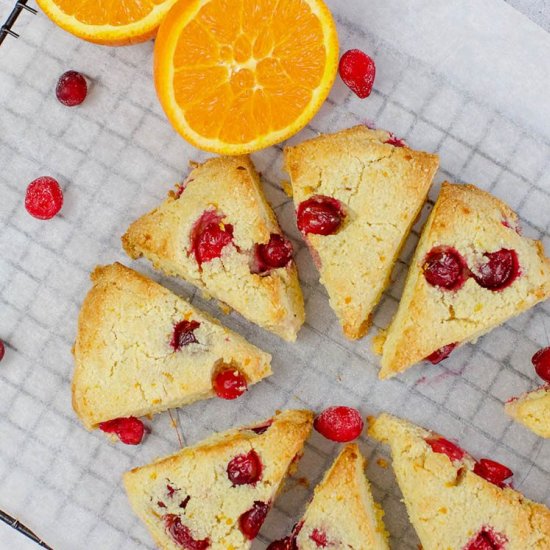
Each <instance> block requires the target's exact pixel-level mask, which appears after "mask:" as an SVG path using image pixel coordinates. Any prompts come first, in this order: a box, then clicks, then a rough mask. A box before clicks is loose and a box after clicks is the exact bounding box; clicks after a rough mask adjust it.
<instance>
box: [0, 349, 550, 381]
mask: <svg viewBox="0 0 550 550" xmlns="http://www.w3.org/2000/svg"><path fill="white" fill-rule="evenodd" d="M2 355H3V353H2V348H0V360H1V359H2ZM531 363H533V365H534V367H535V370H536V371H537V374H538V375H539V376H540V377H541V378H542V379H543V380H544V381H545V382H548V383H550V346H549V347H547V348H542V349H539V351H537V353H535V355H533V357H532V358H531Z"/></svg>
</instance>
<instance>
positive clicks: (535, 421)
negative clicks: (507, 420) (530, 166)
mask: <svg viewBox="0 0 550 550" xmlns="http://www.w3.org/2000/svg"><path fill="white" fill-rule="evenodd" d="M504 409H505V411H506V412H507V413H508V414H509V415H510V416H511V417H512V418H514V420H517V421H518V422H521V423H522V424H523V425H524V426H526V427H527V428H529V429H530V430H531V431H532V432H534V433H536V434H537V435H539V436H540V437H545V438H550V386H543V387H541V388H537V389H536V390H533V391H530V392H527V393H524V394H523V395H520V396H519V397H516V398H514V399H511V400H510V401H508V402H507V403H506V404H505V406H504Z"/></svg>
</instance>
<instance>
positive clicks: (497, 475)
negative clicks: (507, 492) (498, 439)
mask: <svg viewBox="0 0 550 550" xmlns="http://www.w3.org/2000/svg"><path fill="white" fill-rule="evenodd" d="M474 473H475V474H477V475H478V476H480V477H482V478H483V479H486V480H487V481H490V482H491V483H494V484H495V485H497V486H498V487H504V481H505V480H507V479H508V478H509V477H512V476H513V475H514V472H512V470H510V468H508V467H506V466H504V464H500V463H499V462H495V461H494V460H489V459H488V458H482V459H481V460H480V461H479V462H476V463H475V466H474Z"/></svg>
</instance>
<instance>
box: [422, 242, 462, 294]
mask: <svg viewBox="0 0 550 550" xmlns="http://www.w3.org/2000/svg"><path fill="white" fill-rule="evenodd" d="M467 273H468V267H467V265H466V262H465V261H464V258H462V256H461V255H460V253H459V252H458V251H457V250H455V249H454V248H452V247H450V246H436V247H435V248H432V249H431V250H430V251H429V252H428V254H427V255H426V259H425V260H424V277H425V278H426V281H428V283H429V284H431V285H432V286H436V287H439V288H443V289H445V290H458V289H459V288H460V287H461V286H462V285H463V284H464V283H465V281H466V279H467Z"/></svg>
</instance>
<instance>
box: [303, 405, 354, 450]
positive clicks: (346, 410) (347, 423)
mask: <svg viewBox="0 0 550 550" xmlns="http://www.w3.org/2000/svg"><path fill="white" fill-rule="evenodd" d="M313 427H314V428H315V429H316V430H317V431H318V432H319V433H320V434H321V435H324V436H325V437H326V438H327V439H330V440H331V441H339V442H340V443H344V442H347V441H352V440H353V439H355V438H357V437H359V436H360V435H361V432H362V431H363V419H362V418H361V415H360V414H359V411H357V410H356V409H352V408H351V407H329V408H328V409H325V410H324V411H323V412H322V413H321V414H320V415H319V416H317V418H315V421H314V423H313Z"/></svg>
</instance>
